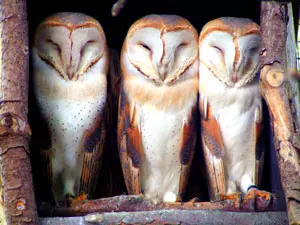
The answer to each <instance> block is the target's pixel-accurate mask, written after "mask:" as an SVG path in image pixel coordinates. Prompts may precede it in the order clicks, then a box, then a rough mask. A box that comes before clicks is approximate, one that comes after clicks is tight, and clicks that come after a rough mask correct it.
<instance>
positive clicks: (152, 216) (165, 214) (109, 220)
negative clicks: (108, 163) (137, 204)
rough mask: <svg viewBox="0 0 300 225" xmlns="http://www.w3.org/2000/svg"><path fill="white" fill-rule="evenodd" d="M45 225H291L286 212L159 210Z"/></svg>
mask: <svg viewBox="0 0 300 225" xmlns="http://www.w3.org/2000/svg"><path fill="white" fill-rule="evenodd" d="M40 221H41V225H57V224H59V225H75V224H76V225H77V224H82V225H92V224H94V225H97V224H99V225H100V224H101V225H106V224H123V225H129V224H139V225H144V224H153V225H154V224H197V225H200V224H201V225H207V224H239V225H248V224H264V225H267V224H287V223H288V219H287V215H286V213H285V212H265V213H237V212H222V211H209V210H180V211H179V210H178V211H176V210H175V211H174V210H158V211H151V212H148V211H147V212H145V211H143V212H122V213H114V212H112V213H101V214H91V215H87V216H85V217H60V218H58V217H52V218H49V217H47V218H40Z"/></svg>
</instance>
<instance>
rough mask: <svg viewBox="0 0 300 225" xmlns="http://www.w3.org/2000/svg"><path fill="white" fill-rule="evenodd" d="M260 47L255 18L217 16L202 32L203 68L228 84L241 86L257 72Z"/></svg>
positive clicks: (201, 55)
mask: <svg viewBox="0 0 300 225" xmlns="http://www.w3.org/2000/svg"><path fill="white" fill-rule="evenodd" d="M259 50H260V36H259V26H258V25H257V24H256V23H255V22H253V21H252V20H250V19H246V18H233V17H223V18H218V19H215V20H212V21H210V22H208V23H207V24H206V25H205V26H204V27H203V29H202V31H201V33H200V37H199V59H200V68H201V66H205V67H207V69H208V70H210V71H211V72H212V74H213V75H214V76H215V77H216V78H217V79H219V80H220V81H221V82H223V83H224V84H225V85H227V86H230V87H241V86H244V85H246V84H247V83H249V82H250V81H251V80H253V78H254V77H255V76H256V74H257V71H258V66H259ZM200 77H201V74H200Z"/></svg>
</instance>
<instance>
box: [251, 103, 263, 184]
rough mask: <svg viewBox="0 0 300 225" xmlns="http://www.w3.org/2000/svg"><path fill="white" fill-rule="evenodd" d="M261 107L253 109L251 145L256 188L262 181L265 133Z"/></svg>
mask: <svg viewBox="0 0 300 225" xmlns="http://www.w3.org/2000/svg"><path fill="white" fill-rule="evenodd" d="M262 110H263V109H262V105H261V104H260V105H258V106H257V108H256V109H255V116H254V118H255V119H254V123H255V126H254V131H253V135H254V140H255V143H254V145H253V148H254V149H253V150H254V151H255V171H254V183H255V185H256V186H259V185H260V184H261V181H262V175H263V165H264V150H265V146H264V137H265V133H264V132H263V121H262V118H263V113H262V112H263V111H262Z"/></svg>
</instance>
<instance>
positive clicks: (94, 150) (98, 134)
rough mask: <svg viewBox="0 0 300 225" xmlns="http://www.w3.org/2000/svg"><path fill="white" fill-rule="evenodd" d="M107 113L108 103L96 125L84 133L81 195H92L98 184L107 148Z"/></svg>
mask: <svg viewBox="0 0 300 225" xmlns="http://www.w3.org/2000/svg"><path fill="white" fill-rule="evenodd" d="M106 113H107V105H106V106H105V108H104V109H103V110H102V112H101V115H100V116H98V119H97V122H95V123H94V126H92V127H91V128H89V129H88V130H86V131H85V132H84V134H83V139H82V140H84V143H82V146H83V152H84V153H83V164H82V170H81V178H80V188H79V194H80V195H84V194H87V195H88V197H91V196H92V194H93V192H94V189H95V186H96V184H97V179H98V175H99V170H100V167H101V164H102V156H103V151H104V148H105V138H106V126H105V124H106V120H105V117H106Z"/></svg>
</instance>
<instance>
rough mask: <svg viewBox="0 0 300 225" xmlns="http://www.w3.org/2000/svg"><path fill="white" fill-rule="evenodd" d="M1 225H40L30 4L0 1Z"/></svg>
mask: <svg viewBox="0 0 300 225" xmlns="http://www.w3.org/2000/svg"><path fill="white" fill-rule="evenodd" d="M0 16H1V26H0V32H1V39H0V52H1V55H0V69H1V73H0V104H1V106H0V178H1V187H0V188H1V190H0V191H1V195H0V197H1V199H0V201H1V205H0V211H1V213H0V216H1V218H0V224H1V225H6V224H38V216H37V212H36V205H35V197H34V189H33V184H32V171H31V165H30V158H29V148H28V143H29V139H30V135H31V132H30V127H29V125H28V121H27V112H28V106H27V105H28V57H29V50H28V30H27V11H26V1H20V0H2V1H1V2H0Z"/></svg>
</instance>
